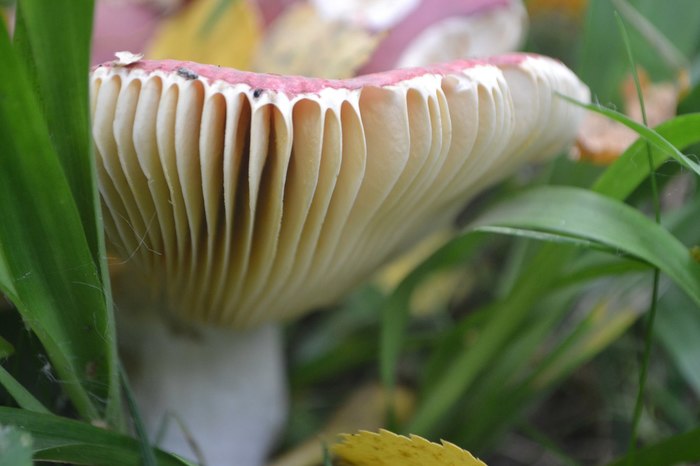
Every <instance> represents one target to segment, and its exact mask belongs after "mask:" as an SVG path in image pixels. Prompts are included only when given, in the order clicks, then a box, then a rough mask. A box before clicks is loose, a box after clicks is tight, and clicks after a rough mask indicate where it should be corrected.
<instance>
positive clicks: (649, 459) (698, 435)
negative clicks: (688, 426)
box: [608, 429, 700, 466]
mask: <svg viewBox="0 0 700 466" xmlns="http://www.w3.org/2000/svg"><path fill="white" fill-rule="evenodd" d="M698 445H700V429H695V430H692V431H690V432H686V433H683V434H679V435H674V436H673V437H669V438H667V439H664V440H662V441H661V442H659V443H657V444H654V445H649V446H647V447H645V448H640V449H638V450H637V451H636V452H635V453H634V454H633V455H631V457H627V456H624V457H622V458H619V459H617V460H615V461H613V462H612V463H608V466H623V465H625V464H634V465H635V466H673V465H674V464H681V463H683V464H687V463H696V462H697V461H700V448H698Z"/></svg>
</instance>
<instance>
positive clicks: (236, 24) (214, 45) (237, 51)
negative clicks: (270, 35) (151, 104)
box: [146, 0, 262, 69]
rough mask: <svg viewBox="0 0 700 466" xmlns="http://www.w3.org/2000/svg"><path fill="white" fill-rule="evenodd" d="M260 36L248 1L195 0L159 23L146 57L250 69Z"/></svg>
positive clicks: (255, 17)
mask: <svg viewBox="0 0 700 466" xmlns="http://www.w3.org/2000/svg"><path fill="white" fill-rule="evenodd" d="M261 35H262V25H261V19H260V15H259V12H258V10H257V9H256V7H255V6H254V5H253V4H252V3H251V2H249V1H246V0H231V1H229V2H228V3H227V4H222V3H221V1H220V0H197V1H194V2H190V3H189V4H187V6H185V7H184V8H183V9H181V10H180V11H179V12H178V13H177V14H175V15H173V16H171V17H169V18H168V19H167V20H165V21H164V22H163V23H162V24H161V25H160V27H159V29H158V30H157V31H156V33H155V36H154V38H153V40H152V41H151V46H150V48H149V50H148V52H147V53H146V56H147V57H148V58H152V59H165V58H172V59H176V60H190V61H196V62H199V63H209V64H214V65H220V66H226V67H230V68H238V69H249V68H250V63H251V59H252V57H253V52H254V51H255V49H256V47H257V45H258V43H259V41H260V37H261Z"/></svg>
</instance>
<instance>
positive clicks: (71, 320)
mask: <svg viewBox="0 0 700 466" xmlns="http://www.w3.org/2000/svg"><path fill="white" fill-rule="evenodd" d="M0 63H2V66H1V67H0V99H2V105H0V141H3V143H2V145H1V147H0V212H2V215H3V221H2V222H0V249H1V250H2V253H1V255H2V258H3V259H4V260H3V262H4V265H5V273H4V277H0V278H4V279H5V280H7V279H8V278H9V279H10V280H11V281H10V282H3V283H0V289H2V291H4V292H7V293H8V295H9V296H10V297H11V298H12V299H13V301H14V304H15V305H16V306H17V307H18V309H19V310H20V312H21V313H22V315H23V317H24V319H25V321H26V322H27V324H28V325H29V326H30V327H31V328H32V330H33V331H34V332H35V333H36V334H37V336H38V337H39V339H40V340H41V341H42V344H44V346H45V347H46V349H47V351H48V352H49V354H50V357H51V359H52V362H53V364H54V366H55V370H56V372H57V374H58V376H59V377H60V378H61V379H62V384H63V387H64V388H65V390H66V392H67V393H68V394H69V396H70V397H71V400H72V401H73V402H74V404H75V406H76V408H77V409H78V411H79V412H80V413H81V414H82V415H83V416H85V417H88V418H91V419H93V418H102V417H103V407H102V401H101V400H107V402H108V403H111V404H115V403H116V400H117V399H116V398H115V397H114V395H115V393H116V392H115V390H114V389H113V388H112V385H113V384H114V383H116V381H114V380H113V375H112V373H113V368H112V367H110V361H112V360H113V359H114V356H113V354H114V351H115V350H114V341H113V334H112V333H111V332H112V331H113V328H110V326H109V325H108V322H107V320H106V319H107V318H106V316H107V315H108V313H107V304H106V302H107V301H106V297H105V295H104V291H103V286H102V283H101V280H100V277H99V273H98V270H97V268H96V265H95V263H94V261H93V256H92V253H91V251H90V248H89V246H88V242H87V240H86V238H85V233H84V231H83V227H82V222H81V218H80V215H79V212H78V210H77V207H76V204H75V203H74V201H73V196H72V192H71V189H70V186H69V184H68V182H67V180H66V177H65V175H64V172H63V168H62V166H61V164H60V163H59V160H58V158H57V155H56V153H55V151H54V150H53V146H52V142H51V138H50V136H49V131H48V129H47V128H46V126H45V124H44V119H43V116H42V113H41V110H40V107H39V104H38V101H37V99H36V97H35V96H34V94H33V93H32V90H31V88H30V87H29V84H28V83H29V80H28V77H27V75H26V73H25V69H24V67H23V65H22V64H21V63H20V61H19V59H18V58H17V56H16V53H15V51H14V50H13V49H12V47H11V44H10V41H9V37H8V35H7V31H6V30H5V28H4V24H2V22H0ZM15 298H17V299H16V300H15Z"/></svg>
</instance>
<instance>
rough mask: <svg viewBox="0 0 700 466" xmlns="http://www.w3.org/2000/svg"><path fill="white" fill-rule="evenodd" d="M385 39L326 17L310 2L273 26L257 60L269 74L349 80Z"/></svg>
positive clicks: (257, 65)
mask: <svg viewBox="0 0 700 466" xmlns="http://www.w3.org/2000/svg"><path fill="white" fill-rule="evenodd" d="M383 37H384V34H383V33H380V32H373V31H369V30H366V29H363V28H361V27H359V26H355V25H352V24H350V23H346V22H342V21H332V20H329V19H325V18H322V17H321V16H319V14H318V13H317V12H316V10H315V8H314V7H313V6H312V5H310V4H308V3H297V4H294V5H292V6H290V7H289V8H288V9H287V10H285V12H284V13H283V14H282V16H280V17H279V18H278V19H277V20H276V21H275V23H274V24H273V26H272V28H271V30H270V32H269V34H268V35H267V36H266V37H265V40H264V41H263V43H262V44H261V47H260V48H259V50H258V51H257V53H256V55H255V58H254V60H253V69H254V70H255V71H260V72H265V73H278V74H294V75H302V76H315V77H321V78H337V79H341V78H349V77H351V76H354V75H355V74H356V72H357V70H358V69H360V68H361V67H362V65H364V64H365V63H366V62H367V60H369V58H370V56H371V55H372V53H373V52H374V50H375V49H376V47H377V45H379V42H380V41H381V40H382V38H383Z"/></svg>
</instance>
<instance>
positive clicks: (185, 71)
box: [177, 66, 199, 79]
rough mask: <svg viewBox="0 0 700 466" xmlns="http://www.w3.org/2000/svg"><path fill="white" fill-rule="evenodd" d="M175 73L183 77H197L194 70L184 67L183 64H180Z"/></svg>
mask: <svg viewBox="0 0 700 466" xmlns="http://www.w3.org/2000/svg"><path fill="white" fill-rule="evenodd" d="M177 74H178V76H182V77H183V78H185V79H197V78H199V75H198V74H197V73H195V72H194V71H192V70H190V69H187V68H185V67H184V66H181V67H180V68H178V69H177Z"/></svg>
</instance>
